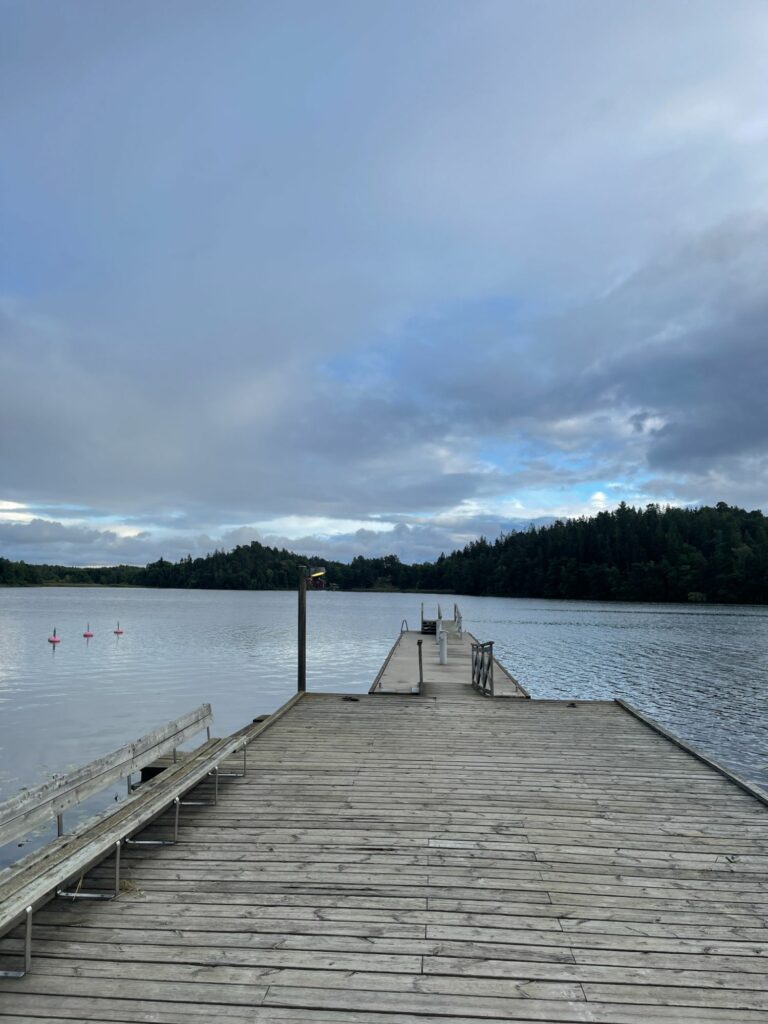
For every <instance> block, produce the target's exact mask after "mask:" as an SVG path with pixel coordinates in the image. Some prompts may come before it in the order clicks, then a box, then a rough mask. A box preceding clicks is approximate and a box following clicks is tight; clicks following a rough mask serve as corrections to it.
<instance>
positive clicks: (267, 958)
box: [0, 617, 768, 1024]
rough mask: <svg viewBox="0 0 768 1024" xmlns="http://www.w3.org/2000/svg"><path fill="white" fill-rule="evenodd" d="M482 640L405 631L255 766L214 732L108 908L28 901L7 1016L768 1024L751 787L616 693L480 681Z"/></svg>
mask: <svg viewBox="0 0 768 1024" xmlns="http://www.w3.org/2000/svg"><path fill="white" fill-rule="evenodd" d="M452 621H453V622H454V623H455V622H456V619H455V617H454V618H453V619H452ZM461 632H462V634H463V629H462V630H461ZM419 639H421V640H422V648H421V649H422V670H421V673H419V669H418V641H419ZM473 643H475V644H477V641H476V640H474V638H470V637H467V636H466V635H465V634H463V635H462V636H461V637H454V638H453V642H449V651H448V660H447V664H444V665H441V664H440V658H439V653H435V652H436V650H437V648H438V645H437V644H436V636H435V634H430V633H423V634H422V633H421V632H420V631H418V632H417V631H415V630H414V631H410V630H407V629H403V631H402V632H401V635H400V637H399V638H398V640H397V641H396V643H395V646H394V648H393V650H392V652H391V653H390V656H389V658H388V659H387V662H386V664H385V665H384V666H383V667H382V671H381V672H380V673H379V676H378V677H377V680H376V681H375V684H374V688H373V692H371V693H370V694H359V695H358V694H341V693H338V694H332V693H322V694H321V693H305V694H300V695H299V696H298V697H294V698H292V700H291V701H290V702H289V703H288V704H287V705H285V706H284V707H283V708H281V709H280V710H279V711H278V712H277V713H275V714H274V715H273V716H271V717H270V718H268V719H267V720H266V721H265V722H263V723H260V724H258V725H257V726H256V727H255V728H253V729H252V732H251V733H249V734H248V740H249V742H248V746H247V771H245V773H244V774H243V769H244V767H246V762H245V755H244V753H243V754H240V753H237V754H236V753H235V752H233V750H232V744H229V746H228V745H227V744H226V743H224V744H223V746H222V747H221V748H220V749H222V750H223V751H224V752H225V754H226V759H225V761H224V762H222V763H221V765H220V767H221V769H222V770H221V772H220V774H219V778H220V781H218V780H217V779H213V778H212V777H208V776H207V777H206V779H205V780H204V781H203V782H202V783H200V785H199V786H198V787H197V789H196V790H195V800H196V801H198V805H197V806H194V807H189V808H187V809H184V808H182V814H181V817H180V821H179V823H178V842H177V843H176V844H175V845H162V846H158V847H154V848H153V847H151V846H139V845H133V846H131V845H124V846H123V848H122V851H121V872H122V874H121V883H120V888H119V894H118V897H117V898H116V899H114V900H112V901H111V902H110V901H103V902H100V901H94V902H86V901H82V902H77V903H73V902H72V901H71V900H70V899H62V898H58V899H54V900H52V901H50V902H48V903H46V904H45V905H43V906H41V907H40V908H38V909H36V910H35V913H34V930H33V939H32V942H33V956H32V969H31V970H30V971H29V973H27V974H26V975H25V976H24V977H22V978H6V979H3V980H1V981H0V1024H3V1022H6V1021H7V1022H8V1024H19V1022H21V1021H26V1022H32V1021H34V1022H38V1024H40V1022H42V1021H45V1022H47V1024H63V1022H64V1021H70V1022H71V1021H73V1020H77V1021H81V1020H82V1021H85V1020H87V1021H104V1022H106V1021H112V1022H115V1021H122V1022H149V1021H152V1022H157V1024H188V1022H190V1021H191V1022H195V1021H200V1022H202V1021H206V1022H208V1021H216V1022H217V1024H218V1022H226V1024H246V1022H248V1024H252V1022H284V1024H298V1022H318V1024H319V1022H323V1024H436V1022H442V1024H479V1022H481V1021H486V1022H487V1021H505V1022H506V1021H514V1022H517V1024H533V1022H536V1024H542V1022H544V1024H547V1022H549V1024H556V1022H557V1024H563V1022H592V1024H662V1022H663V1024H666V1022H670V1024H671V1022H688V1024H768V814H767V813H766V806H765V804H766V799H768V798H766V795H765V794H764V793H762V792H761V791H759V790H757V789H755V788H754V787H751V786H749V785H748V784H747V783H745V782H743V781H742V780H740V779H737V778H736V777H735V776H732V775H731V774H730V773H729V772H727V771H726V770H725V769H724V768H722V767H721V766H719V765H717V764H715V763H714V762H711V761H709V760H708V759H707V758H705V757H704V756H703V755H701V754H700V753H698V752H696V751H693V750H692V749H691V748H689V747H687V746H686V745H685V744H683V743H682V742H681V741H679V740H677V739H676V738H675V737H671V736H669V735H668V734H665V733H664V731H663V730H660V729H659V728H658V727H657V726H655V725H654V724H653V723H652V722H650V721H649V720H647V719H645V718H644V717H643V716H642V715H640V714H639V713H638V712H636V711H634V710H633V709H632V708H630V707H628V706H627V705H625V704H622V703H620V702H615V701H589V702H586V701H579V700H573V701H548V700H532V699H526V695H525V693H524V691H522V689H521V688H519V687H517V684H516V683H515V681H514V679H513V678H512V677H511V675H509V673H508V672H505V671H503V670H502V669H501V667H500V666H499V665H498V662H495V660H494V662H493V671H494V687H495V688H496V687H498V689H497V690H496V692H495V694H494V696H492V697H491V696H490V695H489V694H488V693H487V688H486V690H485V691H483V690H482V689H479V688H478V687H476V686H473V685H472V682H473V674H474V672H475V671H476V670H477V671H481V667H480V668H478V666H477V664H476V660H475V661H473V657H472V644H473ZM467 645H469V649H468V648H467ZM478 646H480V647H483V646H484V645H482V644H479V645H478ZM398 687H399V688H400V691H399V692H398V690H397V688H398ZM414 687H417V688H418V692H412V691H413V689H414ZM238 735H239V734H238ZM243 735H245V733H243ZM216 742H217V741H215V740H209V741H207V744H208V745H207V748H206V749H208V750H210V749H212V745H215V743H216ZM201 749H202V748H201ZM216 749H219V748H216ZM239 750H240V748H239V747H238V751H239ZM167 756H168V755H166V757H167ZM191 756H192V758H193V759H194V757H195V755H191ZM200 756H201V757H203V756H207V755H205V754H203V755H200ZM166 763H167V762H166ZM174 763H175V764H178V763H180V762H174ZM167 770H170V771H173V770H174V768H173V764H171V765H170V766H169V769H167ZM177 770H180V769H177ZM230 772H231V774H232V776H233V777H231V778H225V777H224V776H225V774H229V773H230ZM217 781H218V800H217V802H216V803H213V802H211V803H206V802H205V801H206V800H208V799H213V787H214V785H215V784H216V783H217ZM153 784H155V780H153V781H152V782H149V783H147V784H146V785H148V786H151V785H153ZM142 788H143V787H139V789H142ZM173 814H174V811H173V809H171V808H169V810H168V811H167V812H165V813H164V814H163V815H161V816H159V817H155V818H154V820H153V821H152V823H151V824H149V826H148V827H147V828H146V829H145V830H144V832H142V833H141V838H142V839H152V838H157V839H165V838H167V837H168V836H169V835H170V834H171V832H172V831H173V828H174V818H173ZM113 859H114V858H111V859H110V860H104V861H103V862H102V863H101V864H99V865H97V866H96V867H94V868H93V869H92V870H91V871H90V873H88V874H87V875H85V877H84V879H83V881H82V889H83V891H88V890H91V891H94V892H101V891H104V890H105V888H108V887H109V885H110V884H111V882H112V879H113V877H114V864H113ZM12 873H13V869H10V874H11V875H12ZM9 877H10V875H9V872H5V873H3V874H2V875H0V886H1V885H3V884H5V885H7V884H8V882H9ZM1 892H2V889H1V888H0V893H1ZM24 942H25V933H24V924H21V925H20V926H19V927H17V928H16V929H15V930H14V931H12V932H10V933H9V934H8V935H6V937H5V938H4V939H3V940H2V941H1V942H0V960H2V963H1V964H0V966H10V965H11V964H12V963H13V962H16V963H17V964H18V963H19V962H20V961H21V959H22V954H23V952H24Z"/></svg>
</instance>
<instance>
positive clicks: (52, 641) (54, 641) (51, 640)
mask: <svg viewBox="0 0 768 1024" xmlns="http://www.w3.org/2000/svg"><path fill="white" fill-rule="evenodd" d="M48 643H49V644H60V643H61V637H59V636H56V627H55V626H54V627H53V636H49V637H48Z"/></svg>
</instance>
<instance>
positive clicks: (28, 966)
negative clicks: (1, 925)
mask: <svg viewBox="0 0 768 1024" xmlns="http://www.w3.org/2000/svg"><path fill="white" fill-rule="evenodd" d="M31 970H32V907H27V911H26V925H25V927H24V970H23V971H0V978H23V977H24V975H25V974H29V972H30V971H31Z"/></svg>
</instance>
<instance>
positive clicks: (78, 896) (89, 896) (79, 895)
mask: <svg viewBox="0 0 768 1024" xmlns="http://www.w3.org/2000/svg"><path fill="white" fill-rule="evenodd" d="M56 895H57V896H61V897H62V898H63V899H68V900H114V899H117V897H118V896H119V895H120V841H119V840H118V842H116V843H115V891H114V892H113V893H109V892H81V891H80V889H75V891H74V892H66V891H65V890H64V889H57V890H56Z"/></svg>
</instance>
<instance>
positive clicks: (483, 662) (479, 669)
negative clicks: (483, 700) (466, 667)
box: [472, 640, 494, 697]
mask: <svg viewBox="0 0 768 1024" xmlns="http://www.w3.org/2000/svg"><path fill="white" fill-rule="evenodd" d="M472 686H473V687H474V688H475V689H476V690H478V691H479V692H480V693H482V695H483V696H484V697H493V695H494V694H493V640H489V641H488V642H487V643H484V644H481V643H474V644H472Z"/></svg>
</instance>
